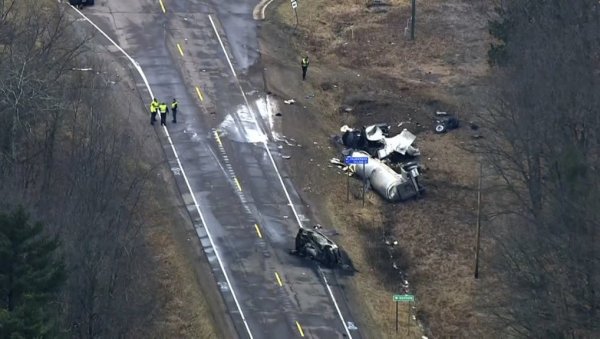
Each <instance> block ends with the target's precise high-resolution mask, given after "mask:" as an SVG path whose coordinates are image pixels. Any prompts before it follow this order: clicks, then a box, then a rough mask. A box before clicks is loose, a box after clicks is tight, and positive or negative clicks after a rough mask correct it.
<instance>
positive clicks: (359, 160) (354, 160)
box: [346, 157, 369, 165]
mask: <svg viewBox="0 0 600 339" xmlns="http://www.w3.org/2000/svg"><path fill="white" fill-rule="evenodd" d="M368 162H369V158H368V157H346V164H348V165H359V164H366V163H368Z"/></svg>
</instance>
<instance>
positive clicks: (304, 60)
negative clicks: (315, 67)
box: [301, 55, 310, 80]
mask: <svg viewBox="0 0 600 339" xmlns="http://www.w3.org/2000/svg"><path fill="white" fill-rule="evenodd" d="M309 63H310V62H309V60H308V55H307V56H305V57H304V58H302V62H301V65H302V80H306V72H307V71H308V64H309Z"/></svg>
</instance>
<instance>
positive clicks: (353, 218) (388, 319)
mask: <svg viewBox="0 0 600 339" xmlns="http://www.w3.org/2000/svg"><path fill="white" fill-rule="evenodd" d="M388 4H389V5H388V6H375V7H378V9H374V7H372V6H371V7H367V6H365V4H364V3H363V2H357V1H349V0H347V1H338V2H335V3H331V2H328V1H313V2H311V4H310V5H304V6H302V4H300V6H299V7H298V17H299V26H298V27H297V28H296V29H294V23H295V18H294V16H293V12H292V11H291V8H290V5H289V3H287V2H281V3H280V4H278V5H277V6H273V5H271V6H272V7H269V10H268V11H267V20H266V21H265V23H264V25H263V28H262V31H261V34H262V40H263V43H262V46H261V47H262V53H263V61H264V62H265V67H266V69H267V71H266V79H267V88H268V90H269V91H271V92H273V93H275V94H277V95H279V96H280V97H281V98H282V99H289V98H294V99H295V100H297V101H298V104H296V105H293V106H284V108H283V110H282V117H281V119H282V122H283V124H282V126H283V133H284V134H285V135H286V136H288V137H292V138H294V139H295V140H296V141H297V142H298V143H300V144H301V145H302V146H303V147H295V148H290V149H287V150H286V151H287V152H288V153H289V154H290V155H291V156H292V158H291V159H290V160H289V162H288V164H289V171H290V172H291V174H292V176H293V177H294V180H295V182H296V183H297V186H298V187H300V191H301V194H302V195H303V198H304V199H305V200H306V201H308V202H309V203H310V205H314V206H323V207H322V208H319V209H318V214H319V215H320V217H321V218H322V219H323V220H324V222H328V223H329V224H331V225H333V226H334V227H335V228H336V229H337V230H338V231H339V233H340V234H341V235H340V237H339V238H337V239H336V240H338V241H339V242H340V243H341V244H342V246H343V247H344V248H345V250H346V251H347V252H348V254H349V255H350V257H351V258H352V260H353V262H354V265H355V267H356V268H357V269H358V271H359V273H358V274H357V275H356V277H355V278H354V279H353V281H352V284H353V286H351V289H352V293H355V294H356V295H357V298H359V299H360V305H362V307H356V312H357V313H358V314H359V316H360V317H362V321H361V324H362V325H363V327H367V329H366V333H369V334H370V337H379V338H391V337H396V336H397V335H396V333H395V326H394V311H395V310H394V303H393V302H392V299H391V295H392V294H394V293H401V292H404V291H407V290H408V291H410V292H412V293H415V295H416V297H417V300H418V302H417V308H416V309H415V310H413V312H412V313H413V314H415V313H416V315H417V318H418V319H419V320H420V322H421V323H422V324H423V325H424V327H425V329H424V330H421V329H420V328H419V327H417V326H415V325H414V322H412V323H411V324H410V325H411V327H410V329H409V333H410V334H409V335H407V336H408V337H420V336H421V335H422V334H423V333H425V334H431V335H433V336H434V337H439V336H451V337H452V336H456V337H464V336H469V335H481V334H482V333H486V331H485V327H484V324H482V323H481V321H480V320H479V318H478V316H477V310H476V309H475V306H474V302H473V300H474V298H475V295H476V294H477V293H478V291H477V285H476V284H475V282H474V280H473V278H472V260H473V247H474V222H475V217H474V216H475V214H474V209H475V203H476V192H475V188H476V182H477V173H478V171H477V170H478V161H477V158H476V157H475V156H474V155H472V154H471V153H469V152H468V151H466V150H465V148H466V147H467V146H469V145H470V144H471V143H472V142H473V140H472V139H471V136H472V133H473V132H472V131H470V130H469V128H468V127H463V128H461V129H459V130H457V131H452V132H450V133H448V134H444V135H437V134H434V133H433V132H432V127H433V123H434V114H435V112H436V111H445V112H449V113H452V114H454V115H456V116H458V117H459V118H460V119H461V121H462V122H463V126H465V125H466V124H465V122H468V121H470V120H471V119H472V118H473V117H474V116H475V114H474V113H475V112H477V111H478V110H480V109H482V107H483V106H482V102H483V100H482V99H480V98H481V96H480V95H479V92H480V89H481V88H482V87H485V81H486V76H487V63H486V53H487V46H488V37H487V19H488V16H489V13H490V11H491V9H492V6H491V1H483V2H478V3H477V4H473V3H471V2H469V1H464V0H451V1H429V2H427V3H423V4H419V6H420V7H419V8H418V12H417V21H416V22H417V34H416V36H417V41H416V42H411V41H408V40H407V38H406V36H405V33H404V28H405V27H406V26H407V20H408V18H409V17H410V6H409V1H389V2H388ZM306 53H308V54H309V56H310V57H311V66H310V68H309V72H308V77H307V81H304V82H303V81H302V80H301V70H300V57H301V56H302V54H306ZM378 122H387V123H389V124H391V125H392V129H393V131H394V132H400V131H401V130H402V129H403V128H407V129H409V130H410V131H411V132H413V133H416V134H417V135H418V139H417V142H418V147H420V148H421V151H422V153H423V159H422V160H423V163H424V165H425V166H426V169H427V170H426V172H425V173H424V175H423V180H424V182H423V183H424V185H425V187H426V188H427V193H426V195H425V197H424V198H423V199H420V200H417V201H410V202H406V203H400V204H388V203H386V202H384V201H383V200H382V199H381V198H380V197H379V196H377V195H375V194H374V193H373V192H368V193H367V196H366V204H365V207H362V202H361V189H360V183H359V182H357V181H354V180H353V181H352V182H351V185H350V186H351V188H350V201H349V202H347V201H346V193H347V192H346V177H345V176H344V175H342V174H341V173H340V172H339V171H338V170H336V169H335V168H332V167H331V166H328V160H329V158H331V157H332V156H339V154H338V153H337V152H336V147H335V145H333V144H332V142H331V137H332V135H333V134H336V133H339V127H340V126H341V125H344V124H348V125H351V126H359V125H362V124H371V123H378ZM306 159H309V161H308V162H307V160H306ZM390 239H391V240H397V241H398V244H397V245H396V246H389V245H386V244H385V241H386V240H390ZM405 279H406V280H408V283H409V287H408V289H407V288H406V286H405V284H404V280H405ZM401 314H402V315H401V319H404V320H402V321H401V326H402V328H403V331H406V326H407V325H408V324H407V323H406V322H407V320H406V319H407V316H408V315H407V314H406V307H403V309H401Z"/></svg>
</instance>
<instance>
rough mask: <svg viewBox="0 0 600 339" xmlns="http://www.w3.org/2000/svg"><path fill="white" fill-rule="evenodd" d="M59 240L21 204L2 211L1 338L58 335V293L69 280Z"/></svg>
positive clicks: (0, 271)
mask: <svg viewBox="0 0 600 339" xmlns="http://www.w3.org/2000/svg"><path fill="white" fill-rule="evenodd" d="M58 247H59V242H58V240H57V239H56V238H49V237H47V236H45V235H43V226H42V224H41V223H33V224H32V223H31V222H30V221H29V216H28V215H27V213H26V212H25V211H24V210H23V208H21V207H19V208H18V209H16V210H15V211H13V212H12V213H10V214H4V213H0V339H3V338H11V339H15V338H48V337H54V336H55V330H56V323H57V319H58V309H57V307H56V306H55V305H56V304H53V303H52V302H53V299H54V295H55V293H56V292H57V290H58V289H59V288H60V287H61V285H62V284H63V283H64V281H65V266H64V264H63V262H62V260H60V259H57V257H56V250H57V249H58Z"/></svg>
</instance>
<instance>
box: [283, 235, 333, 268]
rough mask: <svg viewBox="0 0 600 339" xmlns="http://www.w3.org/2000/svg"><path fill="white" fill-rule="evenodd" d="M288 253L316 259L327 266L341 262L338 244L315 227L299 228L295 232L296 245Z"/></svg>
mask: <svg viewBox="0 0 600 339" xmlns="http://www.w3.org/2000/svg"><path fill="white" fill-rule="evenodd" d="M290 253H292V254H295V255H298V256H301V257H307V258H309V259H314V260H317V261H319V262H320V263H321V264H323V265H325V266H328V267H335V266H337V265H339V264H341V262H342V257H341V254H340V249H339V247H338V245H336V244H335V243H334V242H333V241H331V240H330V239H329V238H328V237H327V236H325V235H324V234H323V233H321V232H319V231H317V230H316V229H307V228H300V229H299V230H298V234H296V246H295V248H294V250H292V251H291V252H290Z"/></svg>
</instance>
